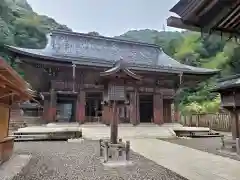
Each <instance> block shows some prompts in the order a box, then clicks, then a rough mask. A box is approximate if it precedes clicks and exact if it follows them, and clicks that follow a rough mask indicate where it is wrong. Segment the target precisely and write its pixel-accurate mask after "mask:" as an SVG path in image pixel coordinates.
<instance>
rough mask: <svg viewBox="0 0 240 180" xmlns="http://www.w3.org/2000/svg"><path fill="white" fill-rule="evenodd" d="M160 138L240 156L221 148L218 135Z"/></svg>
mask: <svg viewBox="0 0 240 180" xmlns="http://www.w3.org/2000/svg"><path fill="white" fill-rule="evenodd" d="M161 140H164V141H167V142H171V143H174V144H179V145H182V146H186V147H190V148H193V149H197V150H200V151H204V152H209V153H212V154H216V155H220V156H223V157H228V158H231V159H234V160H238V161H240V157H239V156H237V155H236V153H232V152H230V150H221V146H222V145H221V138H220V137H214V138H189V139H183V138H177V139H161Z"/></svg>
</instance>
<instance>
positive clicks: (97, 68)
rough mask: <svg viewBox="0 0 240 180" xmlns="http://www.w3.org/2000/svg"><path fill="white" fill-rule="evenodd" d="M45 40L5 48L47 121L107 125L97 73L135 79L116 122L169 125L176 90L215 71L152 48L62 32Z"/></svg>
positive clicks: (108, 109) (109, 114)
mask: <svg viewBox="0 0 240 180" xmlns="http://www.w3.org/2000/svg"><path fill="white" fill-rule="evenodd" d="M47 37H48V43H47V45H46V47H45V48H44V49H25V48H20V47H13V46H7V50H8V51H9V53H11V54H12V57H13V60H14V61H15V62H16V63H17V65H18V67H19V68H20V69H22V70H23V71H24V75H25V79H26V80H27V81H28V82H29V83H30V84H31V85H32V87H33V88H34V89H35V90H36V91H38V92H39V93H41V94H42V95H43V96H44V102H43V109H44V112H43V119H44V120H45V121H46V122H79V123H85V122H100V123H105V124H109V123H110V122H109V121H110V119H111V118H112V115H113V112H112V109H111V107H109V106H104V105H103V104H104V103H103V101H104V96H103V92H104V81H103V77H102V76H101V74H104V76H114V77H118V76H120V75H121V74H125V75H126V76H130V77H132V78H133V79H135V80H136V81H126V82H124V87H125V89H126V94H127V98H128V100H129V104H127V105H126V106H122V107H119V108H118V122H119V123H132V124H134V125H137V124H139V123H143V122H144V123H146V122H152V123H156V124H159V125H160V124H163V123H170V122H173V121H174V120H176V119H177V118H174V117H173V116H172V114H173V113H172V109H173V108H172V104H173V100H174V96H175V94H176V92H177V90H178V89H179V88H182V87H190V86H195V85H196V84H197V83H199V82H201V81H203V80H206V79H208V78H210V77H211V76H213V75H214V74H216V73H217V72H218V71H217V70H210V69H205V68H197V67H192V66H188V65H184V64H181V63H179V62H178V61H176V60H174V59H172V58H171V57H169V56H168V55H167V54H165V53H164V52H163V51H162V50H161V48H160V47H159V46H157V45H154V44H147V43H140V42H133V41H128V40H122V39H116V38H108V37H103V36H94V35H89V34H82V33H74V32H66V31H53V32H52V33H51V34H49V35H48V36H47ZM123 62H124V63H123ZM140 77H141V78H140ZM104 78H106V77H104ZM175 111H177V108H175ZM175 114H176V113H175Z"/></svg>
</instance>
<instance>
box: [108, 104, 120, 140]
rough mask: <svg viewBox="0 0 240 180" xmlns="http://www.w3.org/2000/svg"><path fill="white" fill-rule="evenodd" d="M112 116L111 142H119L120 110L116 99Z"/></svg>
mask: <svg viewBox="0 0 240 180" xmlns="http://www.w3.org/2000/svg"><path fill="white" fill-rule="evenodd" d="M111 109H112V118H111V137H110V139H111V143H112V144H117V139H118V111H117V109H118V108H117V103H116V102H115V101H114V102H113V104H112V108H111Z"/></svg>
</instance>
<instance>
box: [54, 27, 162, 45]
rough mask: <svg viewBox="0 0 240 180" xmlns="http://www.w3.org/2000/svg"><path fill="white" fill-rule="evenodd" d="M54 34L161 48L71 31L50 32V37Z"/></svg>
mask: <svg viewBox="0 0 240 180" xmlns="http://www.w3.org/2000/svg"><path fill="white" fill-rule="evenodd" d="M53 34H63V35H71V36H79V37H89V38H93V39H104V40H107V41H113V42H121V43H127V44H136V45H140V46H149V47H155V48H161V47H160V46H158V45H157V44H153V43H145V42H138V41H132V40H125V39H120V38H115V37H106V36H101V35H100V36H96V35H91V34H87V33H79V32H69V31H64V30H53V31H51V32H50V35H53Z"/></svg>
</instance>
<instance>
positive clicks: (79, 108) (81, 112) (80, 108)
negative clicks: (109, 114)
mask: <svg viewBox="0 0 240 180" xmlns="http://www.w3.org/2000/svg"><path fill="white" fill-rule="evenodd" d="M85 105H86V93H85V91H84V90H80V93H79V94H78V97H77V105H76V114H77V115H76V121H77V122H79V123H80V124H83V123H84V122H85V119H86V117H85Z"/></svg>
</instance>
